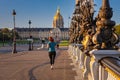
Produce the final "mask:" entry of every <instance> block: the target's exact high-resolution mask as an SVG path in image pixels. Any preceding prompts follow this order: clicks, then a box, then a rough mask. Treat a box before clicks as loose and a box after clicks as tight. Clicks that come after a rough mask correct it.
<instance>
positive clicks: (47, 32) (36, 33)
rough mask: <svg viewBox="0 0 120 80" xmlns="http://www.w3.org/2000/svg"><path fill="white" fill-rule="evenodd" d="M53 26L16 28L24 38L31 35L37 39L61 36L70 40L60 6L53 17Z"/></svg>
mask: <svg viewBox="0 0 120 80" xmlns="http://www.w3.org/2000/svg"><path fill="white" fill-rule="evenodd" d="M52 23H53V27H52V28H16V30H17V32H18V34H19V36H20V37H21V38H22V39H28V38H29V37H30V36H32V38H36V39H42V38H48V37H49V36H53V37H56V36H57V37H59V38H60V39H62V40H68V39H69V35H68V31H69V29H68V28H64V21H63V17H62V15H61V14H60V8H58V9H57V11H56V14H55V16H54V17H53V22H52Z"/></svg>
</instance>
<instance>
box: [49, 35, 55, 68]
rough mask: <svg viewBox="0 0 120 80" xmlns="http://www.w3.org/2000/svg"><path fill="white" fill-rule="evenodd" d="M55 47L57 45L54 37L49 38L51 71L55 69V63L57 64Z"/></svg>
mask: <svg viewBox="0 0 120 80" xmlns="http://www.w3.org/2000/svg"><path fill="white" fill-rule="evenodd" d="M55 47H56V43H55V42H54V39H53V38H52V37H49V42H48V52H49V58H50V64H51V69H53V66H54V62H55V56H56V50H55Z"/></svg>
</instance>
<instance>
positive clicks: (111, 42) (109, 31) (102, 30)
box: [93, 0, 119, 49]
mask: <svg viewBox="0 0 120 80" xmlns="http://www.w3.org/2000/svg"><path fill="white" fill-rule="evenodd" d="M98 15H99V17H98V20H97V22H96V25H97V32H96V34H95V35H94V36H93V42H94V44H96V46H95V48H97V49H115V44H116V43H118V41H119V39H118V36H117V34H116V33H115V32H114V27H113V26H114V25H115V22H114V21H112V20H111V18H112V16H113V11H112V8H111V7H110V4H109V0H103V1H102V7H101V8H100V11H99V14H98Z"/></svg>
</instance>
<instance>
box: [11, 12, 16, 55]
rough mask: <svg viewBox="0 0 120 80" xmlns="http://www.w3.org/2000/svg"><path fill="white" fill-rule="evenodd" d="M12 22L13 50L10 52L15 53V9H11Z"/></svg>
mask: <svg viewBox="0 0 120 80" xmlns="http://www.w3.org/2000/svg"><path fill="white" fill-rule="evenodd" d="M12 15H13V23H14V29H13V50H12V53H13V54H14V53H17V51H16V34H15V16H16V12H15V10H13V13H12Z"/></svg>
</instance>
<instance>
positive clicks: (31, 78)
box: [28, 62, 49, 80]
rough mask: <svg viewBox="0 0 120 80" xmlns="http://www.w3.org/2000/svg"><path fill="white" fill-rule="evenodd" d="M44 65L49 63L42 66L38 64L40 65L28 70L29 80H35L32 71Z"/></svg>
mask: <svg viewBox="0 0 120 80" xmlns="http://www.w3.org/2000/svg"><path fill="white" fill-rule="evenodd" d="M46 64H49V62H45V63H42V64H40V65H36V66H34V67H33V68H32V69H30V70H29V71H28V73H29V77H30V79H29V80H37V79H36V77H35V75H34V74H33V71H34V70H35V69H36V68H38V67H40V66H44V65H46Z"/></svg>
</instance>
